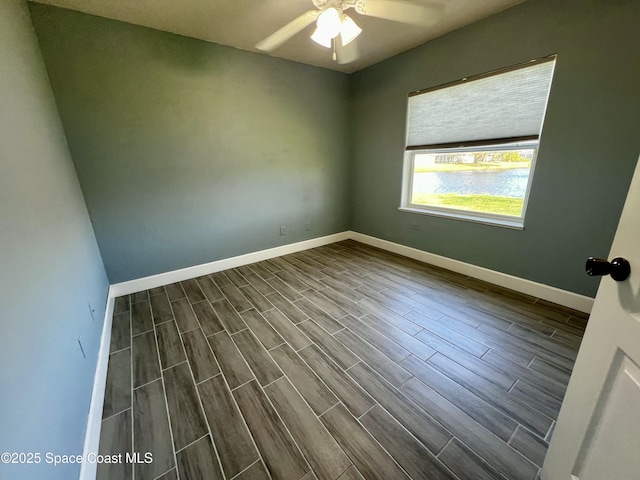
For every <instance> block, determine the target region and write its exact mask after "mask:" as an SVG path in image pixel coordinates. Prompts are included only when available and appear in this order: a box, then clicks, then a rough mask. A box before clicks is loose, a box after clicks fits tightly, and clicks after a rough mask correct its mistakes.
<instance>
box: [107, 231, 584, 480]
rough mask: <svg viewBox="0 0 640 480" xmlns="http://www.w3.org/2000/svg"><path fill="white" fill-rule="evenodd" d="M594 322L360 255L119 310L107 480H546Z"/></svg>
mask: <svg viewBox="0 0 640 480" xmlns="http://www.w3.org/2000/svg"><path fill="white" fill-rule="evenodd" d="M586 323H587V316H586V315H585V314H582V313H580V312H575V311H572V310H569V309H567V308H564V307H561V306H558V305H553V304H550V303H548V302H544V301H542V300H538V299H536V298H533V297H529V296H526V295H522V294H519V293H516V292H512V291H508V290H505V289H502V288H499V287H496V286H494V285H490V284H488V283H484V282H481V281H478V280H474V279H472V278H469V277H465V276H462V275H458V274H455V273H452V272H450V271H447V270H443V269H439V268H435V267H432V266H429V265H425V264H423V263H420V262H417V261H413V260H410V259H407V258H405V257H401V256H397V255H393V254H390V253H388V252H384V251H381V250H377V249H375V248H372V247H368V246H366V245H363V244H360V243H357V242H354V241H346V242H340V243H336V244H332V245H328V246H324V247H319V248H315V249H312V250H307V251H304V252H300V253H296V254H291V255H287V256H283V257H279V258H274V259H272V260H268V261H263V262H259V263H256V264H253V265H246V266H242V267H238V268H235V269H231V270H227V271H225V272H218V273H215V274H212V275H208V276H203V277H198V278H195V279H191V280H187V281H184V282H180V283H176V284H172V285H166V286H164V287H158V288H153V289H151V290H149V291H144V292H138V293H135V294H133V295H129V296H126V297H120V298H118V299H116V302H115V311H114V317H113V325H112V333H111V351H110V358H109V367H108V373H107V385H106V393H105V401H104V408H103V422H102V431H101V437H100V453H102V454H116V453H127V452H128V453H132V452H137V453H139V454H140V457H141V458H144V455H145V454H146V453H147V452H149V453H151V454H152V457H153V461H152V462H151V463H135V464H127V463H125V464H117V463H116V464H100V465H99V467H98V479H108V480H114V479H117V480H120V479H122V480H126V479H135V480H155V479H180V480H193V479H207V480H209V479H238V480H245V479H269V478H271V479H274V480H279V479H291V480H298V479H305V480H308V479H319V480H325V479H326V480H334V479H341V480H347V479H362V478H364V479H382V480H395V479H401V478H412V479H431V480H440V479H443V480H444V479H457V480H467V479H468V480H481V479H502V480H504V479H508V480H535V479H536V478H537V477H538V474H539V470H540V466H541V465H542V462H543V460H544V456H545V453H546V449H547V446H548V442H549V439H550V436H551V434H552V432H553V428H554V425H555V420H556V417H557V415H558V411H559V409H560V404H561V402H562V398H563V396H564V393H565V389H566V386H567V382H568V381H569V376H570V375H571V369H572V366H573V363H574V360H575V358H576V354H577V350H578V347H579V345H580V341H581V338H582V334H583V331H584V327H585V326H586Z"/></svg>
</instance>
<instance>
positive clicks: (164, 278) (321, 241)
mask: <svg viewBox="0 0 640 480" xmlns="http://www.w3.org/2000/svg"><path fill="white" fill-rule="evenodd" d="M350 234H351V232H350V231H345V232H340V233H334V234H333V235H327V236H325V237H318V238H312V239H310V240H303V241H302V242H297V243H290V244H288V245H282V246H280V247H274V248H269V249H266V250H260V251H257V252H252V253H246V254H244V255H238V256H237V257H230V258H223V259H222V260H216V261H215V262H209V263H203V264H201V265H194V266H193V267H187V268H181V269H180V270H173V271H172V272H165V273H159V274H157V275H151V276H149V277H143V278H138V279H136V280H130V281H128V282H122V283H115V284H113V285H111V289H110V294H111V295H113V296H114V297H119V296H122V295H128V294H131V293H135V292H140V291H142V290H149V289H150V288H155V287H161V286H162V285H167V284H169V283H175V282H181V281H183V280H188V279H190V278H194V277H200V276H202V275H209V274H210V273H215V272H220V271H222V270H226V269H228V268H235V267H240V266H242V265H248V264H250V263H255V262H261V261H262V260H268V259H270V258H274V257H280V256H282V255H287V254H289V253H295V252H301V251H302V250H308V249H310V248H315V247H320V246H322V245H329V244H330V243H335V242H340V241H342V240H347V239H348V238H349V236H350Z"/></svg>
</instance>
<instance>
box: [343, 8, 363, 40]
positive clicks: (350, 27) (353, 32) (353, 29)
mask: <svg viewBox="0 0 640 480" xmlns="http://www.w3.org/2000/svg"><path fill="white" fill-rule="evenodd" d="M361 33H362V29H361V28H360V27H359V26H358V25H357V24H356V22H354V21H353V19H352V18H351V17H350V16H348V15H344V14H343V15H342V24H341V26H340V38H341V39H342V46H343V47H346V46H347V45H349V44H350V43H351V42H353V41H354V40H355V39H356V38H357V37H358V35H360V34H361Z"/></svg>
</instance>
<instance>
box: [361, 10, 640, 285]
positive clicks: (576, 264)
mask: <svg viewBox="0 0 640 480" xmlns="http://www.w3.org/2000/svg"><path fill="white" fill-rule="evenodd" d="M638 19H640V2H638V1H633V0H631V1H629V0H618V1H606V2H605V1H601V0H588V1H585V0H563V1H561V2H559V1H557V0H529V1H527V2H525V3H524V4H522V5H519V6H517V7H514V8H512V9H509V10H507V11H505V12H503V13H501V14H499V15H496V16H493V17H490V18H488V19H485V20H483V21H481V22H478V23H476V24H474V25H471V26H469V27H467V28H465V29H462V30H459V31H457V32H454V33H451V34H449V35H447V36H445V37H442V38H439V39H437V40H435V41H432V42H430V43H427V44H426V45H423V46H421V47H418V48H416V49H414V50H411V51H409V52H407V53H405V54H402V55H399V56H397V57H394V58H392V59H390V60H387V61H385V62H382V63H379V64H377V65H374V66H372V67H370V68H368V69H366V70H363V71H361V72H359V73H356V74H353V75H352V76H351V85H350V87H351V92H352V95H351V99H352V105H351V111H352V121H353V134H354V136H353V142H354V143H353V145H352V149H353V158H352V161H353V166H352V169H353V170H352V183H351V192H352V197H351V207H352V211H351V226H352V229H353V230H355V231H358V232H361V233H365V234H368V235H373V236H376V237H380V238H383V239H386V240H390V241H393V242H397V243H401V244H404V245H409V246H412V247H415V248H419V249H422V250H426V251H428V252H432V253H436V254H439V255H444V256H446V257H451V258H455V259H457V260H461V261H464V262H468V263H472V264H475V265H480V266H482V267H486V268H490V269H492V270H497V271H500V272H505V273H508V274H511V275H515V276H517V277H522V278H526V279H530V280H533V281H536V282H541V283H545V284H548V285H552V286H555V287H559V288H562V289H566V290H570V291H574V292H577V293H581V294H585V295H594V294H595V291H596V288H597V285H598V282H597V280H595V279H592V278H589V277H587V276H586V275H585V274H584V261H585V260H586V258H587V257H589V256H602V257H605V256H606V255H607V254H608V251H609V248H610V246H611V241H612V239H613V235H614V232H615V228H616V225H617V223H618V219H619V217H620V212H621V210H622V206H623V203H624V199H625V196H626V192H627V189H628V187H629V183H630V181H631V176H632V173H633V169H634V166H635V164H636V161H637V159H638V154H639V153H640V148H639V147H640V137H639V135H638V132H640V94H639V90H638V88H639V86H640V61H639V59H640V29H639V28H638ZM552 53H557V54H558V60H557V65H556V72H555V77H554V82H553V86H552V91H551V96H550V99H549V105H548V109H547V115H546V119H545V124H544V130H543V136H542V141H541V145H540V150H539V155H538V163H537V166H536V172H535V177H534V180H533V186H532V191H531V196H530V200H529V207H528V211H527V216H526V220H525V230H524V231H516V230H508V229H504V228H499V227H494V226H487V225H481V224H474V223H469V222H462V221H456V220H450V219H442V218H437V217H430V216H424V215H417V214H412V213H405V212H399V211H398V210H397V208H398V206H399V205H400V195H401V193H400V190H401V181H402V161H403V149H404V142H405V122H406V105H407V94H408V93H409V92H411V91H415V90H418V89H421V88H425V87H430V86H436V85H440V84H443V83H445V82H449V81H453V80H457V79H460V78H463V77H467V76H470V75H474V74H478V73H483V72H487V71H490V70H494V69H497V68H500V67H505V66H508V65H513V64H517V63H521V62H524V61H527V60H530V59H533V58H538V57H543V56H545V55H548V54H552ZM411 224H419V225H420V227H421V230H420V231H414V230H412V229H411V228H410V226H411Z"/></svg>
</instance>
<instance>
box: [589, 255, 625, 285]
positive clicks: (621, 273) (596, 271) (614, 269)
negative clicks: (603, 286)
mask: <svg viewBox="0 0 640 480" xmlns="http://www.w3.org/2000/svg"><path fill="white" fill-rule="evenodd" d="M584 268H585V270H586V271H587V275H589V276H591V277H595V276H600V275H611V278H613V279H614V280H615V281H616V282H622V281H623V280H626V279H627V278H629V274H630V273H631V265H629V262H628V261H627V260H625V259H624V258H622V257H617V258H614V259H613V260H611V261H610V262H607V261H606V260H603V259H601V258H593V257H589V259H588V260H587V263H586V265H585V266H584Z"/></svg>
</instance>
